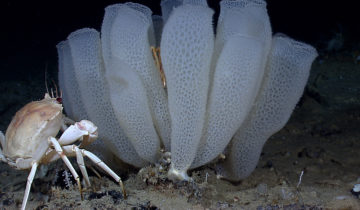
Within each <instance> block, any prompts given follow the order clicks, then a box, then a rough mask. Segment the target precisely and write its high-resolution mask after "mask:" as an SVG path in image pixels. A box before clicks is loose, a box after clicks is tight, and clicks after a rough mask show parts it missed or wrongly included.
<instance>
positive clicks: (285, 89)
mask: <svg viewBox="0 0 360 210" xmlns="http://www.w3.org/2000/svg"><path fill="white" fill-rule="evenodd" d="M316 56H317V52H316V50H315V49H314V48H313V47H311V46H310V45H307V44H304V43H301V42H297V41H295V40H292V39H290V38H287V37H285V36H282V35H275V36H274V38H273V42H272V49H271V52H270V54H269V60H268V63H267V68H266V75H265V78H264V80H263V82H262V85H261V89H260V92H259V94H258V96H257V99H256V103H255V105H254V107H253V109H252V110H251V112H250V114H249V116H248V117H247V119H246V120H245V122H244V123H243V126H242V127H241V128H240V129H239V130H238V131H237V133H236V134H235V136H234V138H233V140H232V142H231V144H230V145H229V150H230V152H229V155H228V156H227V157H226V158H227V159H226V161H225V163H224V164H222V165H220V166H219V167H218V169H219V173H220V174H221V175H222V176H224V177H226V178H227V179H230V180H240V179H244V178H246V177H247V176H249V175H250V173H251V172H252V171H253V170H254V169H255V167H256V165H257V163H258V160H259V157H260V153H261V151H262V147H263V145H264V143H265V142H266V140H267V139H268V138H269V137H270V136H271V135H272V134H274V133H275V132H277V131H279V130H280V129H281V128H282V127H283V126H284V125H285V124H286V122H287V121H288V119H289V117H290V115H291V113H292V111H293V109H294V107H295V105H296V103H297V102H298V100H299V98H300V97H301V95H302V93H303V90H304V87H305V85H306V81H307V79H308V76H309V71H310V68H311V64H312V62H313V60H314V59H315V57H316Z"/></svg>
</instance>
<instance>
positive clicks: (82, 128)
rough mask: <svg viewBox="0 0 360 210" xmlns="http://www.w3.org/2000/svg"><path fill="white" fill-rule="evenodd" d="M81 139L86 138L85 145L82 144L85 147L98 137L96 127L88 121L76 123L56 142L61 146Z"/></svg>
mask: <svg viewBox="0 0 360 210" xmlns="http://www.w3.org/2000/svg"><path fill="white" fill-rule="evenodd" d="M81 137H85V138H86V137H87V139H86V143H85V142H84V144H86V145H87V144H90V143H91V142H93V141H94V140H95V139H96V138H97V137H98V133H97V127H96V126H95V125H94V123H92V122H91V121H89V120H81V121H80V122H76V123H75V124H74V125H71V126H70V127H69V128H67V129H66V130H65V131H64V133H63V134H62V135H61V137H60V139H59V140H58V141H59V143H60V144H61V145H68V144H71V143H73V142H75V141H76V140H77V139H80V138H81Z"/></svg>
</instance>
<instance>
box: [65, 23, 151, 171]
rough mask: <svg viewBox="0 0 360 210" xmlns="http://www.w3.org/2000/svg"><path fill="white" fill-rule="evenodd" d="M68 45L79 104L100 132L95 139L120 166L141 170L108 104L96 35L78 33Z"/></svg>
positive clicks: (97, 36)
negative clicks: (118, 160)
mask: <svg viewBox="0 0 360 210" xmlns="http://www.w3.org/2000/svg"><path fill="white" fill-rule="evenodd" d="M68 42H69V45H70V49H71V58H72V62H73V65H74V69H75V78H76V81H77V83H78V84H79V89H78V90H79V91H80V93H81V100H82V101H83V103H84V106H85V109H86V112H87V114H88V115H89V117H90V120H91V121H93V122H94V123H95V124H96V126H98V128H99V131H101V132H99V138H101V139H102V140H103V141H104V143H105V144H106V145H107V146H108V148H110V150H111V151H112V152H113V153H114V154H116V155H117V157H118V158H120V159H121V160H123V161H124V162H126V163H129V164H132V165H134V166H137V167H141V166H144V165H145V164H146V162H145V161H144V160H142V159H141V158H140V157H139V156H138V155H137V153H136V151H135V149H134V148H133V146H132V145H131V143H130V142H129V140H128V139H127V138H126V136H125V135H124V132H123V130H122V129H121V128H120V125H119V122H118V121H117V119H116V117H115V114H114V110H113V108H112V105H111V103H110V98H109V90H108V87H107V84H106V81H105V79H104V67H103V61H102V56H101V45H100V37H99V33H98V32H97V31H96V30H94V29H88V28H85V29H80V30H77V31H75V32H73V33H71V34H70V35H69V36H68ZM78 90H73V91H74V92H76V91H78ZM115 140H116V141H115Z"/></svg>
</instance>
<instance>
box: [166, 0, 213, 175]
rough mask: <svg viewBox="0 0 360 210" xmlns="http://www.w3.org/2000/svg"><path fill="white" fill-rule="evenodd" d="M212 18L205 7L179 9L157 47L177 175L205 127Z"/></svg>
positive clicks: (187, 161)
mask: <svg viewBox="0 0 360 210" xmlns="http://www.w3.org/2000/svg"><path fill="white" fill-rule="evenodd" d="M212 15H213V11H212V10H211V9H210V8H208V7H205V6H193V5H188V4H186V5H182V6H179V7H177V8H175V9H174V11H173V12H172V13H171V16H170V17H169V20H168V21H167V23H166V25H165V26H164V29H163V34H162V40H161V45H160V46H161V49H162V51H161V57H162V61H163V68H164V72H165V75H166V79H167V87H168V102H169V110H170V116H171V123H172V125H171V126H172V133H171V153H172V167H173V168H174V169H176V170H179V171H186V169H187V168H188V167H190V165H191V162H192V161H193V159H194V157H195V153H196V148H197V146H198V143H199V140H200V137H201V132H202V128H203V124H204V118H205V108H206V103H207V92H208V86H209V72H210V62H211V56H212V52H213V45H214V34H213V28H212Z"/></svg>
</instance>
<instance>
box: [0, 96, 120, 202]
mask: <svg viewBox="0 0 360 210" xmlns="http://www.w3.org/2000/svg"><path fill="white" fill-rule="evenodd" d="M62 110H63V106H62V104H61V103H59V102H58V101H57V98H54V97H50V96H49V94H45V97H44V99H43V100H41V101H33V102H31V103H28V104H26V105H25V106H24V107H23V108H21V109H20V110H19V111H18V112H17V113H16V115H15V117H14V118H13V119H12V121H11V123H10V125H9V127H8V129H7V130H6V140H5V136H4V134H3V133H2V132H1V131H0V142H1V147H2V149H3V151H2V150H1V149H0V159H1V160H2V161H4V162H6V163H8V164H9V165H10V166H12V167H14V168H16V169H18V170H24V169H29V168H31V171H30V174H29V176H28V179H27V184H26V189H25V194H24V198H23V202H22V206H21V209H25V206H26V202H27V199H28V197H29V192H30V187H31V183H32V181H33V179H34V176H35V172H36V169H37V167H38V165H39V164H47V163H50V162H52V161H55V160H57V159H59V158H61V159H62V160H63V161H64V162H65V164H66V166H67V167H68V168H69V169H70V172H71V173H72V175H73V177H74V178H75V180H76V181H77V184H78V187H79V190H80V193H81V197H83V196H82V189H81V184H80V178H79V175H78V174H77V172H76V171H75V169H74V167H73V166H72V165H71V163H70V161H69V159H68V158H67V156H76V159H77V163H78V165H79V168H80V170H81V173H82V175H83V177H84V180H85V185H86V186H87V187H89V186H90V180H89V177H88V175H87V171H86V168H85V164H84V159H83V156H86V157H88V158H89V159H90V160H91V161H93V162H94V163H95V164H96V165H97V166H99V167H100V168H102V169H103V170H104V171H106V172H107V173H108V174H109V175H110V176H112V177H113V178H114V179H115V180H116V181H117V182H118V183H119V184H120V186H121V188H122V192H123V195H124V197H126V193H125V189H124V186H123V183H122V181H121V179H120V177H119V176H118V175H116V174H115V173H114V172H113V171H112V170H111V169H110V168H109V167H108V166H107V165H106V164H105V163H104V162H103V161H101V160H100V159H99V158H98V157H97V156H95V155H94V154H93V153H91V152H89V151H86V150H84V149H80V147H84V146H86V145H89V144H91V142H93V141H94V140H95V139H96V138H97V136H98V134H97V127H96V126H95V125H94V124H93V123H92V122H90V121H88V120H81V121H80V122H76V123H75V124H74V125H71V126H70V127H68V128H67V126H66V125H65V122H70V121H71V120H70V119H68V118H66V117H64V115H63V114H62ZM60 129H63V130H64V132H63V133H62V135H61V137H60V138H59V139H56V138H55V136H56V135H57V133H58V132H59V130H60ZM77 140H80V141H81V144H80V145H75V144H73V143H75V142H76V141H77Z"/></svg>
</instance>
